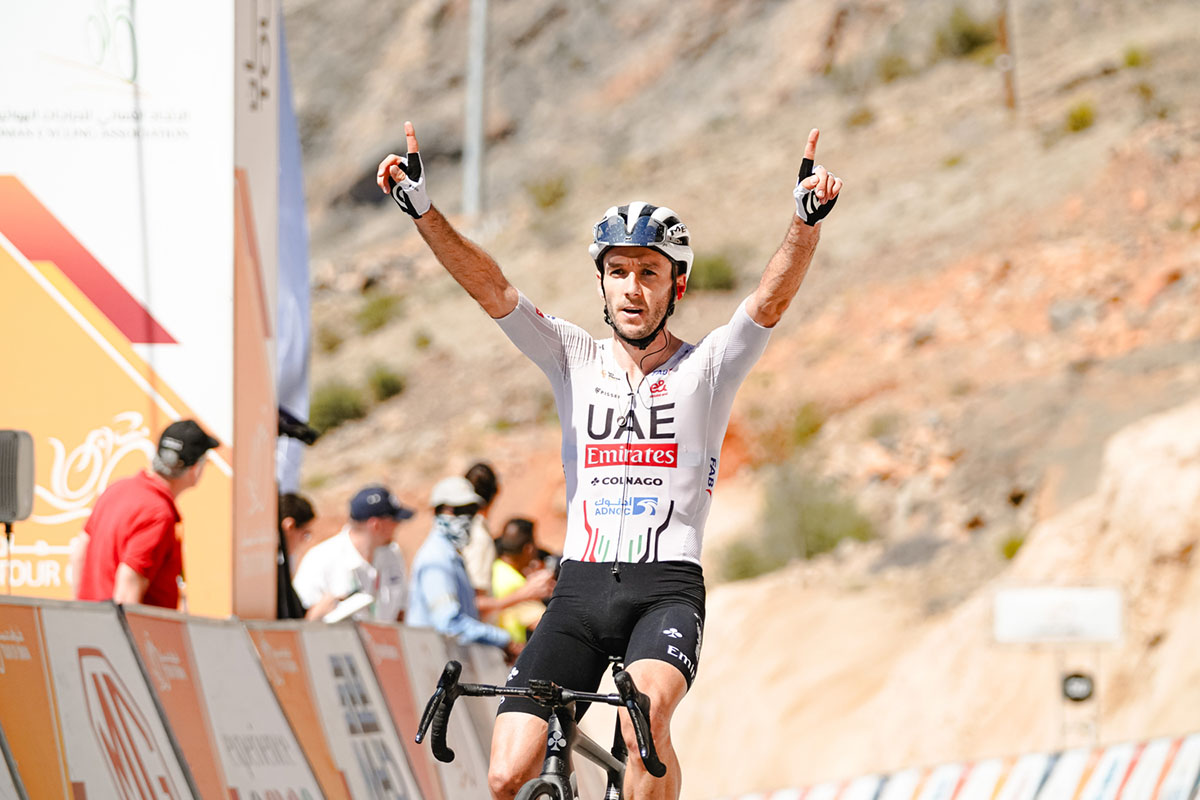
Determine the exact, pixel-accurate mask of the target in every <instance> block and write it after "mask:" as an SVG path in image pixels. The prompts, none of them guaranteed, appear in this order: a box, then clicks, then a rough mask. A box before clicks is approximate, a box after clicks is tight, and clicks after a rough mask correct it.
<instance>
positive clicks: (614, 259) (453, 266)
mask: <svg viewBox="0 0 1200 800" xmlns="http://www.w3.org/2000/svg"><path fill="white" fill-rule="evenodd" d="M404 132H405V136H406V139H407V150H408V152H407V154H406V155H404V156H399V155H394V154H393V155H389V156H388V157H387V158H385V159H384V160H383V161H382V163H380V165H379V172H378V175H377V178H378V183H379V187H380V189H382V190H383V191H384V192H389V193H391V195H392V197H393V198H394V199H395V200H396V202H397V203H398V204H399V205H400V207H401V208H402V209H403V210H404V211H405V212H406V213H408V214H409V216H411V217H413V218H414V220H415V222H416V226H417V230H418V231H419V232H420V234H421V236H422V238H424V240H425V242H426V243H427V244H428V245H429V248H430V249H431V250H432V251H433V254H434V255H435V256H436V257H437V259H438V261H440V262H441V263H442V266H444V267H445V268H446V270H447V271H448V272H449V273H450V275H451V276H452V277H453V278H454V279H455V280H456V281H458V283H459V284H461V285H462V287H463V288H464V289H466V290H467V292H468V293H469V294H470V295H471V297H473V298H474V299H475V300H476V302H478V303H479V305H480V306H482V307H483V310H484V311H486V312H487V313H488V315H490V316H491V317H492V318H493V319H495V320H496V321H497V323H498V324H499V325H500V328H501V329H502V330H503V331H504V333H505V334H506V335H507V336H508V337H509V339H511V340H512V342H513V343H514V344H516V346H517V347H518V348H520V349H521V350H522V352H524V353H525V354H526V355H527V356H528V357H529V358H530V359H532V360H533V362H534V363H536V364H537V365H538V367H540V368H541V369H542V371H543V372H544V373H546V376H547V377H548V378H549V379H550V383H551V385H552V387H553V389H554V397H555V402H556V403H557V406H558V415H559V418H560V419H561V420H563V440H562V459H563V467H564V471H565V474H566V484H567V486H566V489H567V538H566V542H565V544H564V548H563V564H562V572H561V574H560V577H559V582H558V586H557V588H556V590H555V592H554V596H553V597H552V599H551V601H550V603H549V606H548V608H547V610H546V613H545V615H543V617H542V619H541V622H540V623H539V624H538V628H537V631H536V632H535V633H534V635H533V637H532V638H531V639H530V642H529V644H528V646H527V647H526V648H525V650H524V652H523V653H522V654H521V656H520V658H519V659H518V660H517V663H516V666H515V667H514V668H513V670H512V672H511V673H510V675H509V685H513V686H523V685H526V684H527V683H528V681H529V679H530V678H542V679H549V680H552V681H554V682H555V683H558V684H560V685H562V686H567V687H570V688H572V689H578V690H584V691H589V690H594V689H595V687H596V686H597V685H598V684H599V682H600V678H601V676H602V674H603V672H604V670H605V668H606V666H607V660H608V656H609V655H614V656H620V657H622V658H623V659H624V661H625V664H626V668H627V669H628V671H629V673H630V675H632V676H633V678H634V681H635V682H636V684H637V686H638V688H639V689H640V690H641V691H643V692H645V693H646V694H647V695H649V697H650V700H651V729H652V732H653V735H654V741H655V745H656V746H657V748H658V753H659V757H660V758H661V760H662V762H663V763H664V764H665V765H666V766H667V774H666V777H665V778H663V779H661V780H658V779H655V778H653V777H652V776H650V775H649V774H648V773H647V772H646V771H645V769H644V767H643V765H642V763H641V760H640V759H639V758H637V757H636V756H634V757H633V758H631V759H630V762H629V771H628V772H627V773H626V779H625V796H626V797H637V798H639V799H640V800H645V798H677V797H678V796H679V787H680V771H679V762H678V759H677V758H676V755H675V752H674V749H673V748H672V746H671V738H670V722H671V716H672V715H673V714H674V712H675V708H676V706H677V705H678V704H679V701H680V700H682V699H683V696H684V694H686V693H687V690H688V687H689V686H691V683H692V680H693V679H694V678H695V676H696V666H697V663H698V661H699V655H700V642H701V638H702V632H703V625H704V578H703V575H702V573H701V570H700V544H701V539H702V536H703V531H704V522H705V519H706V518H707V516H708V511H709V506H710V503H711V499H712V489H713V486H714V483H715V481H716V477H717V470H718V464H719V460H720V454H721V443H722V440H723V439H724V436H725V428H726V425H727V424H728V422H729V412H730V408H731V406H732V403H733V397H734V393H735V392H736V391H737V388H738V386H739V385H740V384H741V382H742V380H743V379H744V378H745V377H746V375H747V373H749V371H750V368H751V367H752V366H753V365H754V362H755V361H756V360H757V359H758V357H759V356H760V355H761V354H762V351H763V349H764V348H765V347H766V344H767V339H768V337H769V335H770V329H771V328H772V327H774V325H775V324H776V323H777V322H778V321H779V319H780V317H781V316H782V315H783V312H784V310H785V309H786V308H787V307H788V305H789V304H790V303H791V300H792V298H793V296H794V295H795V293H796V290H797V289H798V288H799V287H800V282H801V280H803V278H804V274H805V272H806V271H807V269H808V265H809V263H810V262H811V261H812V255H813V251H814V250H815V249H816V246H817V240H818V238H819V236H820V228H819V226H818V225H817V223H818V222H819V221H820V220H821V219H823V218H824V217H825V216H826V215H827V214H828V213H829V211H830V210H831V209H832V207H833V204H834V201H835V200H836V199H837V196H838V193H839V192H840V191H841V188H842V182H841V180H839V179H838V178H836V177H835V176H834V175H832V174H830V173H828V172H827V171H826V170H825V168H824V167H821V166H816V167H815V168H814V165H813V161H814V159H815V157H816V147H817V137H818V132H817V131H816V130H815V129H814V130H813V131H812V132H811V133H810V134H809V137H808V144H807V146H806V148H805V151H804V161H803V164H802V166H801V170H800V180H799V181H798V183H797V185H796V188H795V191H794V192H793V196H794V198H795V202H796V213H795V214H794V215H793V216H792V220H791V224H790V226H789V227H788V231H787V235H786V236H785V237H784V241H783V244H781V245H780V247H779V249H778V250H777V251H776V253H775V255H774V256H772V257H771V260H770V261H769V262H768V264H767V267H766V270H765V271H764V273H763V276H762V279H761V280H760V282H759V285H758V288H756V289H755V290H754V292H753V293H752V294H751V295H750V296H749V297H748V298H746V300H745V301H744V302H743V303H742V304H741V305H740V306H739V307H738V309H737V310H736V311H735V312H734V315H733V318H732V319H731V320H730V321H729V323H728V324H727V325H724V326H722V327H720V328H718V329H716V330H715V331H713V332H712V333H710V334H709V335H708V336H705V337H704V338H703V339H701V340H700V341H699V342H697V343H696V344H694V345H693V344H689V343H687V342H684V341H682V340H681V339H679V338H678V337H676V336H675V335H674V334H672V333H671V331H670V330H669V329H668V328H667V326H666V325H667V318H668V317H669V316H670V315H671V313H672V312H673V311H674V309H675V303H676V301H678V300H680V299H682V297H683V294H684V291H685V290H686V288H687V281H688V277H689V275H690V272H691V267H692V249H691V246H690V239H689V235H688V230H687V227H686V226H685V225H684V224H683V222H682V221H681V220H680V219H679V217H678V216H677V215H676V214H675V213H674V212H673V211H671V210H670V209H668V208H664V207H661V206H653V205H650V204H647V203H630V204H629V205H625V206H619V207H617V206H614V207H613V208H610V209H609V210H608V211H607V212H606V213H605V215H604V218H603V219H602V220H601V221H600V222H599V223H597V224H596V226H595V229H594V231H593V234H594V235H593V242H592V245H591V247H590V249H589V254H590V255H591V257H592V260H593V261H594V262H595V264H596V269H597V288H598V291H599V293H600V296H601V298H603V300H604V317H605V320H606V321H607V322H608V324H609V325H610V326H611V327H612V331H613V335H612V337H611V338H607V339H602V340H597V339H593V338H592V337H591V336H589V335H588V334H587V333H586V332H585V331H584V330H583V329H581V328H579V327H577V326H575V325H572V324H570V323H568V322H565V321H563V320H559V319H555V318H554V317H549V316H546V315H544V314H543V313H542V312H541V311H539V310H538V309H537V308H536V307H534V305H533V304H532V303H531V302H530V301H529V299H528V298H526V297H525V295H524V294H522V293H521V292H519V291H518V290H517V289H516V287H514V286H513V285H512V284H510V283H509V282H508V280H507V279H506V278H505V277H504V274H503V273H502V272H501V271H500V268H499V267H498V266H497V265H496V262H495V261H493V260H492V258H491V257H490V256H489V255H488V254H487V253H485V252H484V251H483V250H482V249H481V248H480V247H479V246H478V245H476V244H474V243H473V242H471V241H469V240H468V239H466V238H465V237H463V236H462V235H461V234H460V233H459V232H458V231H457V230H455V228H454V227H453V226H451V224H450V223H449V222H448V221H447V220H446V218H445V217H444V216H442V214H441V213H440V212H439V211H438V210H437V209H436V208H435V207H433V205H432V204H431V202H430V200H429V197H428V194H427V193H426V189H425V178H426V175H425V170H424V169H423V165H422V163H421V157H420V153H419V150H418V146H417V137H416V133H415V132H414V130H413V126H412V124H411V123H408V122H406V123H405V124H404ZM546 716H547V713H546V711H545V710H544V709H542V708H540V707H539V706H537V705H536V704H534V703H532V702H531V701H525V700H522V699H517V700H513V699H509V700H507V701H506V702H503V703H502V704H501V706H500V713H499V715H498V717H497V720H496V727H495V731H494V733H493V736H492V754H491V764H490V768H489V775H488V782H489V784H490V786H491V790H492V793H493V795H494V796H495V797H497V798H511V797H513V796H514V795H515V794H516V792H517V791H518V789H519V788H520V786H521V785H522V784H523V783H524V782H525V781H527V780H529V779H531V778H533V777H535V776H536V775H537V774H538V771H539V767H540V765H541V761H542V756H543V754H544V747H545V737H546V722H545V719H546ZM623 716H624V715H623ZM622 722H623V729H624V731H625V738H626V741H627V742H628V743H629V749H630V752H635V751H636V744H635V742H634V737H633V731H632V726H631V725H630V724H629V721H628V720H627V719H623V720H622Z"/></svg>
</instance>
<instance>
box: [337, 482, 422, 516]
mask: <svg viewBox="0 0 1200 800" xmlns="http://www.w3.org/2000/svg"><path fill="white" fill-rule="evenodd" d="M412 515H413V512H412V509H410V508H408V507H407V506H405V505H403V504H401V502H400V501H399V500H397V499H396V495H394V494H392V493H391V492H390V491H388V490H387V488H386V487H384V486H367V487H364V488H362V489H359V491H358V494H356V495H354V498H353V499H351V500H350V519H352V520H355V521H356V522H363V521H364V520H368V519H372V518H374V517H391V518H392V519H395V520H402V519H408V518H409V517H411V516H412Z"/></svg>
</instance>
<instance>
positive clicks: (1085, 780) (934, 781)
mask: <svg viewBox="0 0 1200 800" xmlns="http://www.w3.org/2000/svg"><path fill="white" fill-rule="evenodd" d="M1197 796H1200V733H1195V734H1191V735H1187V736H1178V737H1162V738H1157V739H1151V740H1148V741H1144V742H1125V743H1121V744H1115V745H1110V746H1107V747H1097V748H1078V749H1075V750H1067V751H1063V752H1059V753H1030V754H1027V755H1024V756H1020V757H1017V758H1003V759H1002V758H996V759H988V760H984V761H979V762H975V763H967V764H942V765H940V766H936V767H927V768H917V769H908V770H903V771H901V772H897V773H894V774H891V775H872V776H865V777H861V778H856V779H854V780H851V781H846V782H833V783H822V784H818V785H815V786H811V787H806V788H800V789H782V790H779V791H776V792H768V793H753V794H744V795H738V796H736V797H734V798H729V799H728V800H1195V798H1196V797H1197Z"/></svg>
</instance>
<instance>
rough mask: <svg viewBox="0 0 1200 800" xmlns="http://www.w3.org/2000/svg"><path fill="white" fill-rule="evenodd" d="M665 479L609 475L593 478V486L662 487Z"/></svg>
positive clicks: (645, 476) (646, 476)
mask: <svg viewBox="0 0 1200 800" xmlns="http://www.w3.org/2000/svg"><path fill="white" fill-rule="evenodd" d="M662 485H663V479H662V478H657V477H653V476H648V475H628V476H627V475H609V476H608V477H607V478H592V486H662Z"/></svg>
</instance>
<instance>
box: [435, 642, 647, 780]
mask: <svg viewBox="0 0 1200 800" xmlns="http://www.w3.org/2000/svg"><path fill="white" fill-rule="evenodd" d="M612 670H613V681H614V682H615V683H616V685H617V694H595V693H592V692H577V691H574V690H572V689H565V688H563V687H561V686H559V685H557V684H555V683H553V682H552V681H547V680H531V681H530V682H529V686H528V687H508V686H492V685H488V684H479V683H459V680H458V679H459V676H460V675H461V674H462V665H461V664H459V663H458V662H457V661H448V662H446V667H445V669H443V670H442V677H441V678H440V679H438V684H437V688H436V689H434V692H433V696H432V697H430V698H429V702H428V703H427V704H426V705H425V712H424V713H423V714H422V715H421V723H420V725H419V726H418V728H417V736H416V741H417V744H420V743H421V742H423V741H424V739H425V734H426V732H427V731H428V730H429V728H430V726H431V725H432V728H433V735H432V738H431V741H430V746H431V748H432V750H433V755H434V757H435V758H437V759H438V760H439V761H442V762H444V763H449V762H451V761H453V760H454V751H453V750H451V749H450V748H449V747H447V746H446V725H447V723H448V722H449V719H450V712H451V711H453V710H454V702H455V701H456V700H457V699H458V698H459V697H460V696H462V695H466V696H467V697H527V698H529V699H530V700H533V701H534V702H535V703H537V704H538V705H541V706H543V707H546V708H549V709H550V710H551V714H550V719H549V721H548V728H547V731H546V757H545V759H544V760H543V761H542V773H541V775H539V776H538V777H536V778H534V779H532V780H530V781H528V782H526V783H525V785H524V786H522V787H521V790H520V791H519V792H517V796H516V800H538V798H549V800H574V798H576V797H577V796H578V795H577V792H576V789H575V784H574V767H573V766H572V761H571V753H572V752H573V751H578V752H579V753H580V754H581V755H583V756H584V757H585V758H587V759H588V760H589V761H591V762H592V763H594V764H597V765H599V766H600V767H601V768H602V769H603V770H604V771H605V772H606V773H607V776H608V780H607V788H606V789H605V791H604V798H605V800H620V798H621V796H622V795H621V793H622V788H621V787H622V785H623V781H624V779H625V762H626V760H627V758H628V755H629V753H628V750H627V749H626V747H625V737H624V736H622V735H621V720H620V719H619V718H618V719H617V722H616V726H615V731H614V733H613V746H612V749H611V750H605V749H604V748H603V747H602V746H601V745H600V744H598V743H597V742H596V741H595V740H594V739H592V738H590V737H589V736H588V735H587V734H585V733H583V732H582V731H580V730H579V728H578V726H577V725H576V722H575V704H576V703H603V704H606V705H610V706H617V707H620V708H624V709H625V710H626V711H628V712H629V718H630V719H631V720H632V721H633V731H634V736H635V737H636V741H637V745H638V754H639V755H640V756H641V759H642V763H643V764H645V766H646V771H647V772H649V773H650V774H651V775H653V776H654V777H656V778H661V777H662V776H664V775H666V774H667V768H666V767H665V766H664V765H663V763H662V762H661V761H659V760H658V754H657V753H656V752H655V749H654V738H653V735H652V734H651V732H650V698H649V697H647V696H646V695H645V694H643V693H642V692H639V691H638V689H637V686H636V685H634V682H633V678H632V677H631V676H630V675H629V673H628V672H626V671H625V670H624V668H623V667H622V665H621V663H620V661H619V660H617V659H613V663H612Z"/></svg>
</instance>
